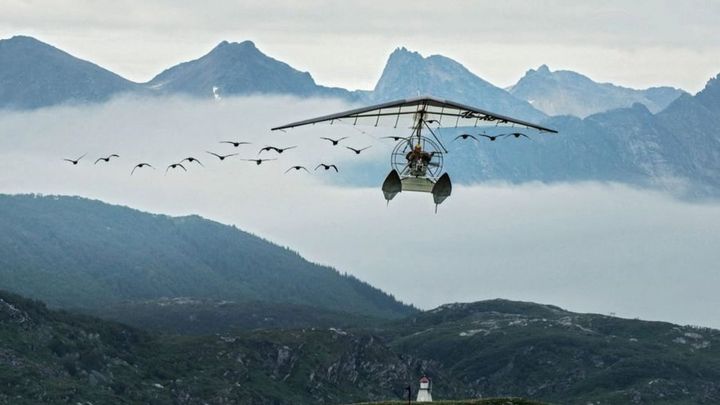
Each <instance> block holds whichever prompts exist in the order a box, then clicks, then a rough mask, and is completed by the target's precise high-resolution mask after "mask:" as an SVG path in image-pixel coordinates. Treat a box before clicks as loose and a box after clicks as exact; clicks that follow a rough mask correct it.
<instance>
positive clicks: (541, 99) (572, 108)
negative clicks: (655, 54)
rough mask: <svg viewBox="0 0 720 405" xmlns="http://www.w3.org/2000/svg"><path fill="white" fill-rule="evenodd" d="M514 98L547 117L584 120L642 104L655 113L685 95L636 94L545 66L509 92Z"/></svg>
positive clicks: (664, 90)
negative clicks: (563, 116)
mask: <svg viewBox="0 0 720 405" xmlns="http://www.w3.org/2000/svg"><path fill="white" fill-rule="evenodd" d="M508 92H509V93H510V94H512V95H513V96H515V97H517V98H520V99H522V100H527V101H528V102H530V104H532V106H533V107H535V108H537V109H538V110H540V111H542V112H544V113H545V114H547V115H550V116H553V115H574V116H576V117H580V118H585V117H587V116H588V115H592V114H595V113H599V112H603V111H609V110H614V109H616V108H623V107H630V106H632V105H633V104H635V103H640V104H643V105H644V106H646V107H647V108H648V110H650V112H652V113H653V114H654V113H657V112H660V111H662V110H663V109H665V107H667V106H668V105H669V104H670V103H671V102H673V101H674V100H675V99H677V98H678V97H680V96H681V95H682V94H685V92H683V91H682V90H679V89H676V88H673V87H651V88H649V89H645V90H635V89H631V88H627V87H621V86H616V85H614V84H611V83H596V82H594V81H593V80H592V79H590V78H589V77H587V76H584V75H581V74H579V73H576V72H572V71H569V70H557V71H554V72H552V71H550V68H548V67H547V65H542V66H540V67H539V68H538V69H537V70H533V69H530V70H528V71H527V73H525V76H523V77H522V78H521V79H520V81H518V82H517V83H516V84H515V85H513V86H512V87H510V88H509V89H508Z"/></svg>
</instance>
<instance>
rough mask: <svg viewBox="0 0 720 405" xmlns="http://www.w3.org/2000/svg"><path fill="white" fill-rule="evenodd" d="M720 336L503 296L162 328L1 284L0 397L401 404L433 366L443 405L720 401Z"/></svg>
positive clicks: (281, 404)
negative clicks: (404, 309)
mask: <svg viewBox="0 0 720 405" xmlns="http://www.w3.org/2000/svg"><path fill="white" fill-rule="evenodd" d="M719 347H720V331H717V330H712V329H699V328H691V327H682V326H678V325H672V324H668V323H662V322H644V321H638V320H625V319H618V318H611V317H606V316H602V315H592V314H576V313H572V312H567V311H564V310H561V309H559V308H556V307H552V306H545V305H539V304H531V303H518V302H511V301H500V300H496V301H486V302H479V303H474V304H453V305H447V306H443V307H440V308H438V309H436V310H433V311H428V312H425V313H422V314H420V315H417V316H413V317H411V318H408V319H405V320H400V321H392V322H390V323H386V324H385V326H383V327H378V326H375V327H373V328H371V329H362V328H361V329H341V328H336V327H328V328H305V329H270V330H256V331H250V332H237V333H218V334H216V335H209V336H173V335H167V334H159V335H158V334H150V333H147V332H142V331H139V330H136V329H133V328H130V327H127V326H123V325H121V324H117V323H113V322H108V321H101V320H98V319H95V318H91V317H87V316H79V315H73V314H71V313H67V312H58V311H52V310H48V309H47V308H46V307H45V306H44V305H43V304H41V303H39V302H35V301H30V300H27V299H24V298H21V297H18V296H16V295H13V294H10V293H4V292H0V381H1V384H2V389H0V403H14V404H35V403H73V404H74V403H78V402H79V403H87V402H88V401H89V402H91V403H153V404H171V403H172V404H178V403H181V404H203V403H209V404H216V403H218V404H219V403H237V404H260V405H271V404H272V405H290V404H293V405H305V404H307V405H310V404H333V405H335V404H348V403H360V402H363V401H365V402H367V401H370V402H372V401H388V400H389V401H396V402H394V403H403V402H401V401H400V400H401V399H402V398H403V396H404V389H405V387H407V386H408V385H411V386H413V387H414V390H417V380H418V377H419V376H421V375H424V374H427V375H429V376H431V377H432V379H433V396H434V398H436V399H437V400H438V401H436V403H453V402H440V400H443V399H448V398H499V399H494V400H485V402H483V401H476V402H472V401H459V402H455V403H458V404H463V403H469V404H473V403H478V404H517V405H521V404H528V405H530V404H533V402H530V401H529V400H520V399H518V400H515V399H510V398H511V397H524V398H530V399H531V400H534V401H540V402H543V403H557V404H570V405H573V404H577V405H587V404H591V403H592V404H595V405H598V404H603V405H606V404H629V403H637V404H715V403H719V402H720V382H719V381H720V350H719V349H718V348H719ZM397 401H400V402H397ZM493 401H495V402H493ZM498 401H499V402H498ZM379 403H381V404H382V403H388V402H379ZM390 403H393V402H390Z"/></svg>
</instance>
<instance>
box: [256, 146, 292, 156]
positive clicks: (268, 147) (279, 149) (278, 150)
mask: <svg viewBox="0 0 720 405" xmlns="http://www.w3.org/2000/svg"><path fill="white" fill-rule="evenodd" d="M293 148H297V146H288V147H287V148H278V147H275V146H266V147H264V148H262V149H260V152H258V155H259V154H261V153H263V152H265V151H271V150H274V151H275V152H277V153H283V152H285V151H286V150H288V149H293Z"/></svg>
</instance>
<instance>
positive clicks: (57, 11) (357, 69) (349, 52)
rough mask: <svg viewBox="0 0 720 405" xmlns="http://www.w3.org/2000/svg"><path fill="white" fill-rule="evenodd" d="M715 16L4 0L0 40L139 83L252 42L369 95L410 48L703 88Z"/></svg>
mask: <svg viewBox="0 0 720 405" xmlns="http://www.w3.org/2000/svg"><path fill="white" fill-rule="evenodd" d="M718 20H720V1H716V0H685V1H676V0H637V1H632V2H628V1H626V0H602V1H600V0H596V1H576V0H534V1H518V0H508V1H496V0H492V1H482V0H480V1H478V0H467V1H448V2H437V1H425V0H411V1H410V0H399V1H383V2H380V1H362V2H360V1H356V2H346V1H333V0H305V1H292V0H283V1H265V2H260V1H252V2H250V1H247V2H238V1H232V0H227V1H209V2H197V1H190V0H159V1H133V0H112V1H110V0H93V1H86V0H0V37H3V38H7V37H10V36H12V35H16V34H27V35H33V36H37V37H38V38H39V39H41V40H44V41H46V42H49V43H51V44H53V45H55V46H58V47H60V48H61V49H64V50H66V51H69V52H70V53H73V54H75V55H77V56H79V57H82V58H85V59H89V60H92V61H94V62H96V63H98V64H100V65H101V66H104V67H106V68H109V69H111V70H113V71H115V72H117V73H119V74H121V75H123V76H125V77H127V78H129V79H132V80H136V81H147V80H149V79H151V78H152V77H153V76H154V75H156V74H157V73H159V72H160V71H162V70H163V69H165V68H167V67H169V66H171V65H173V64H176V63H178V62H182V61H186V60H190V59H195V58H197V57H200V56H201V55H203V54H205V53H207V52H208V51H209V50H210V49H211V48H212V47H213V46H215V45H216V44H217V43H218V42H220V41H222V40H228V41H237V42H239V41H242V40H245V39H250V40H253V41H255V42H256V44H257V45H258V47H259V48H260V49H261V50H262V51H264V52H265V53H267V54H269V55H270V56H273V57H275V58H277V59H280V60H283V61H286V62H288V63H290V64H291V65H292V66H294V67H296V68H298V69H300V70H307V71H309V72H311V73H312V74H313V76H314V77H315V79H316V81H317V82H319V83H320V84H324V85H333V86H341V87H346V88H362V89H370V88H372V87H373V86H374V84H375V82H376V81H377V79H378V77H379V76H380V73H381V71H382V68H383V66H384V64H385V61H386V59H387V56H388V54H389V53H390V52H391V51H392V50H393V49H394V48H396V47H398V46H406V47H408V48H410V49H413V50H417V51H419V52H421V53H422V54H424V55H428V54H442V55H446V56H449V57H452V58H454V59H457V60H458V61H460V62H461V63H463V64H465V65H466V66H467V67H468V68H469V69H470V70H472V71H473V72H475V73H477V74H478V75H480V76H481V77H483V78H485V79H487V80H489V81H491V82H493V83H494V84H496V85H499V86H503V87H504V86H508V85H511V84H513V83H515V82H516V81H517V80H518V79H519V78H520V77H521V76H522V74H523V73H524V72H525V71H526V70H528V69H529V68H536V67H537V66H539V65H541V64H543V63H545V64H548V65H549V66H550V67H551V69H553V70H555V69H571V70H576V71H579V72H581V73H585V74H587V75H589V76H590V77H592V78H593V79H595V80H598V81H608V82H614V83H616V84H621V85H626V86H631V87H647V86H652V85H672V86H677V87H682V88H684V89H686V90H688V91H690V92H696V91H698V90H700V89H701V88H702V87H703V85H704V84H705V82H706V81H707V80H708V79H709V78H710V77H712V76H715V75H717V74H718V72H720V59H718V55H720V24H718V23H717V21H718Z"/></svg>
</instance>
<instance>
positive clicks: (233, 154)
mask: <svg viewBox="0 0 720 405" xmlns="http://www.w3.org/2000/svg"><path fill="white" fill-rule="evenodd" d="M205 152H207V153H209V154H211V155H213V156H215V157H216V158H218V159H220V161H221V162H222V161H223V160H225V159H226V158H229V157H230V156H237V155H238V154H237V153H231V154H229V155H218V154H217V153H215V152H210V151H208V150H206V151H205Z"/></svg>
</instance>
